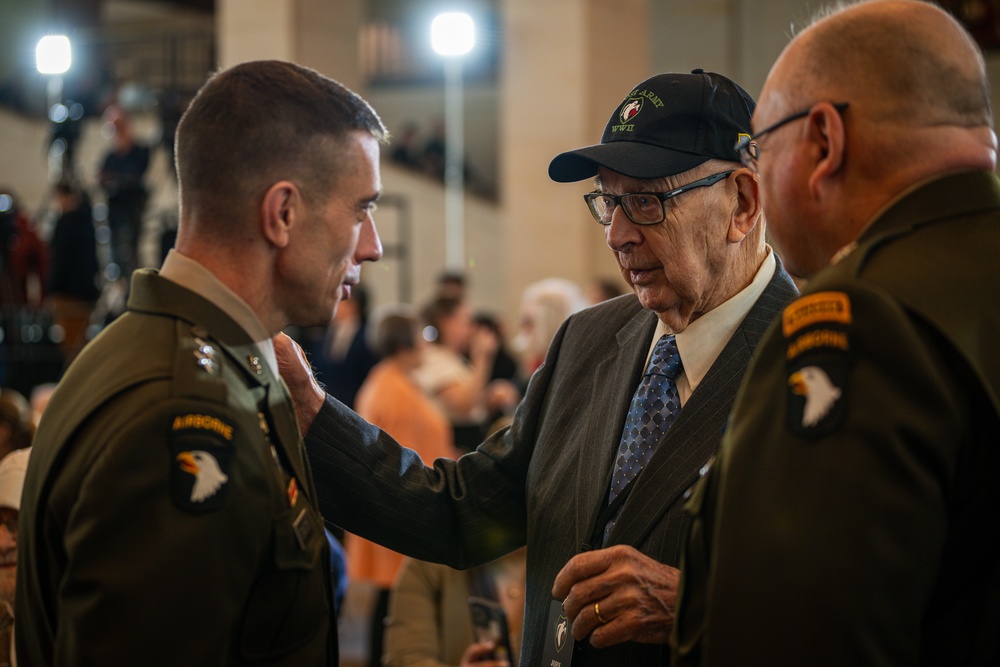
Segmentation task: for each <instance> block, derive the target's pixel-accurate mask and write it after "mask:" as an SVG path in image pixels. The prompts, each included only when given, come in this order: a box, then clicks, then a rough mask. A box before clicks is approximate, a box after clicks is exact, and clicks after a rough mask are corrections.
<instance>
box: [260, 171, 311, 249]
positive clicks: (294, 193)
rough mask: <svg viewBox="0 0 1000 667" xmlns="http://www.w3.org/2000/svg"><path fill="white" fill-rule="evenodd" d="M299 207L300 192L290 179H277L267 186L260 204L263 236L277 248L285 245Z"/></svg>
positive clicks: (300, 200)
mask: <svg viewBox="0 0 1000 667" xmlns="http://www.w3.org/2000/svg"><path fill="white" fill-rule="evenodd" d="M301 207H302V194H301V193H300V192H299V188H298V186H296V185H295V184H294V183H292V182H291V181H278V182H277V183H275V184H274V185H272V186H271V187H269V188H268V189H267V192H265V193H264V199H263V201H261V204H260V213H261V216H260V217H261V232H262V233H263V234H264V238H266V239H267V240H268V241H269V242H270V243H271V244H272V245H274V246H275V247H277V248H284V247H285V246H287V245H288V242H289V239H290V235H291V230H292V227H293V226H294V225H295V221H296V218H297V216H298V215H299V214H300V212H301Z"/></svg>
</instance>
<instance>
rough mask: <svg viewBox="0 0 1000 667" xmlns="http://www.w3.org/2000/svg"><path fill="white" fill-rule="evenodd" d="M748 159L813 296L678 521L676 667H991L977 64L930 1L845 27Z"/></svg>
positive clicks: (785, 67)
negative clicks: (681, 550) (686, 516)
mask: <svg viewBox="0 0 1000 667" xmlns="http://www.w3.org/2000/svg"><path fill="white" fill-rule="evenodd" d="M753 128H754V130H755V134H754V136H753V138H752V139H750V138H747V140H746V141H744V142H742V144H741V145H740V149H741V152H742V158H743V160H744V164H746V165H747V166H750V167H752V168H754V169H756V170H758V171H759V173H760V176H761V189H762V193H763V197H764V209H765V211H766V213H767V217H768V222H769V228H770V230H771V232H772V234H773V235H774V238H775V240H776V242H777V245H778V247H779V248H780V249H781V250H783V251H784V254H783V257H784V259H785V260H786V262H787V264H788V266H789V268H790V270H791V271H792V272H793V273H798V274H799V275H801V276H806V277H809V279H810V280H809V283H808V287H807V289H806V290H805V291H804V293H803V296H802V297H801V298H800V299H799V300H797V301H795V302H793V303H792V304H791V305H789V306H788V307H787V308H786V309H785V311H784V313H783V316H782V319H781V321H780V325H779V326H778V327H777V328H775V329H773V330H772V331H771V332H770V334H769V335H768V337H767V338H766V339H765V341H764V342H763V343H762V345H761V347H760V348H758V356H757V358H756V360H755V362H754V364H753V366H752V367H751V370H750V372H749V374H748V376H747V378H746V381H745V383H744V391H743V392H742V393H741V396H740V398H739V399H738V400H737V403H736V408H735V412H734V414H733V417H732V420H731V427H730V429H729V431H728V433H727V434H726V436H725V438H724V441H723V444H722V447H721V449H720V453H719V457H718V461H717V463H716V464H715V465H714V467H713V468H712V470H711V471H710V473H709V474H708V475H707V476H706V478H705V479H703V480H702V483H701V484H699V485H698V486H697V488H696V490H695V492H694V494H693V496H692V500H691V502H690V503H689V507H688V509H689V511H690V512H691V513H693V514H694V522H693V524H692V528H691V533H690V539H689V542H688V546H687V552H686V556H685V561H684V565H683V566H682V568H681V571H682V579H683V582H682V593H681V601H680V603H679V609H678V620H677V623H676V626H675V629H676V635H675V644H676V647H675V658H676V661H677V662H676V664H678V665H713V666H714V665H720V666H721V665H811V666H814V665H852V666H854V667H859V666H864V665H996V664H1000V631H998V630H1000V537H998V534H997V531H996V528H995V527H996V521H997V515H998V513H1000V484H998V483H997V479H998V474H1000V446H998V444H1000V443H998V439H997V434H998V433H1000V353H998V350H1000V348H998V346H997V344H996V342H995V340H996V332H997V330H998V329H1000V302H998V300H997V298H996V294H995V293H994V291H993V290H994V289H995V288H996V286H997V285H1000V263H998V261H997V257H998V256H1000V180H998V179H997V177H996V176H995V175H994V173H993V171H994V169H995V167H996V150H997V144H996V137H995V134H994V132H993V128H992V114H991V110H990V98H989V86H988V82H987V77H986V70H985V66H984V62H983V57H982V54H981V53H980V51H979V49H978V48H977V46H976V45H975V43H974V42H973V40H972V39H971V37H970V36H969V35H968V33H966V31H965V30H964V29H963V28H962V27H961V25H959V24H958V23H957V22H956V21H955V20H954V19H953V18H952V17H951V16H949V15H948V14H947V13H945V12H944V11H942V10H941V9H940V8H939V7H936V6H935V5H932V4H925V3H921V2H913V1H907V0H881V1H875V2H868V3H863V4H857V5H853V6H850V7H848V8H846V9H840V10H838V11H835V12H832V13H830V14H828V15H827V16H825V17H824V18H821V19H820V20H818V21H817V22H815V23H814V24H812V25H811V26H810V27H809V28H807V29H806V30H804V31H803V32H802V33H800V34H799V35H798V36H797V37H796V38H795V39H794V40H793V41H792V42H791V44H790V45H789V46H788V47H787V48H786V49H785V51H784V52H783V53H782V55H781V57H780V58H779V59H778V61H777V62H776V64H775V65H774V67H773V69H772V70H771V72H770V74H769V76H768V78H767V81H766V83H765V85H764V88H763V91H762V93H761V97H760V103H759V104H758V106H757V109H756V112H755V113H754V117H753Z"/></svg>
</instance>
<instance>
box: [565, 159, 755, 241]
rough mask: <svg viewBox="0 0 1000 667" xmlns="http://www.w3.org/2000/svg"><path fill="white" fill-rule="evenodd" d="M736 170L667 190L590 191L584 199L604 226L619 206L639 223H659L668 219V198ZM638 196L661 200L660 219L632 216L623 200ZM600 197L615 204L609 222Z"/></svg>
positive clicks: (727, 175) (709, 182) (596, 218)
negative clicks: (596, 204)
mask: <svg viewBox="0 0 1000 667" xmlns="http://www.w3.org/2000/svg"><path fill="white" fill-rule="evenodd" d="M734 171H736V170H735V169H730V170H729V171H720V172H718V173H715V174H712V175H710V176H706V177H705V178H699V179H698V180H697V181H692V182H691V183H687V184H685V185H682V186H680V187H677V188H674V189H673V190H668V191H667V192H626V193H624V194H620V195H609V194H606V193H604V192H588V193H587V194H585V195H583V200H584V201H585V202H587V208H588V209H589V210H590V215H592V216H593V217H594V220H596V221H597V223H598V224H599V225H601V226H602V227H607V226H608V225H610V224H611V218H612V217H614V213H615V209H616V208H618V207H619V206H621V207H622V211H624V212H625V217H626V218H628V219H629V220H630V221H632V222H634V223H635V224H637V225H658V224H660V223H661V222H663V221H664V220H666V219H667V211H666V209H665V208H664V206H663V202H665V201H667V200H668V199H673V198H674V197H676V196H677V195H682V194H684V193H685V192H688V191H689V190H694V189H696V188H705V187H708V186H710V185H715V184H716V183H718V182H719V181H721V180H722V179H724V178H728V177H729V175H730V174H732V173H733V172H734ZM637 196H639V197H655V198H656V199H657V201H659V202H660V219H659V220H649V221H643V222H640V221H638V220H636V219H634V218H633V217H632V214H631V213H629V210H628V207H627V206H622V200H623V199H624V198H625V197H637ZM598 199H610V200H611V201H612V203H613V204H614V206H612V207H610V208H609V209H608V210H609V211H610V212H611V216H609V217H608V221H607V222H604V221H603V220H601V216H600V214H599V213H598V212H597V209H596V208H595V207H594V202H595V201H597V200H598Z"/></svg>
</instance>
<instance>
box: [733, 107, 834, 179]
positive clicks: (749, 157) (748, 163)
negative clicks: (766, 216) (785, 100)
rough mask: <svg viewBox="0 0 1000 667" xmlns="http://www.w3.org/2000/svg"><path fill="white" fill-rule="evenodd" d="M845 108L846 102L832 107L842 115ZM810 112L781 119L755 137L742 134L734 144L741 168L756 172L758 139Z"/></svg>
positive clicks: (807, 110) (758, 149) (810, 109)
mask: <svg viewBox="0 0 1000 667" xmlns="http://www.w3.org/2000/svg"><path fill="white" fill-rule="evenodd" d="M813 106H815V105H813ZM847 107H848V103H847V102H838V103H837V104H834V105H833V108H834V109H836V110H837V113H844V111H845V110H846V109H847ZM812 110H813V107H809V108H808V109H806V110H804V111H799V112H797V113H793V114H792V115H791V116H788V117H786V118H782V119H781V120H779V121H778V122H777V123H774V124H773V125H769V126H768V127H766V128H764V129H763V130H761V131H760V132H758V133H757V136H754V137H751V136H750V135H748V134H744V135H743V136H742V137H741V138H740V140H739V141H737V142H736V152H737V153H739V155H740V162H742V163H743V166H744V167H746V168H747V169H752V170H753V171H754V172H757V160H758V159H759V158H760V145H759V144H758V142H759V141H760V138H761V137H763V136H764V135H765V134H767V133H768V132H774V131H775V130H777V129H778V128H779V127H783V126H785V125H788V124H789V123H791V122H792V121H794V120H799V119H800V118H805V117H806V116H808V115H809V114H810V113H811V112H812Z"/></svg>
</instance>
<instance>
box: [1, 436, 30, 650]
mask: <svg viewBox="0 0 1000 667" xmlns="http://www.w3.org/2000/svg"><path fill="white" fill-rule="evenodd" d="M30 455H31V448H30V447H29V448H27V449H16V450H14V451H13V452H11V453H10V454H8V455H7V456H5V457H3V460H2V461H0V666H6V665H17V658H16V657H15V655H14V642H13V641H11V640H12V639H13V638H14V632H13V628H14V588H15V581H16V576H17V515H18V514H19V513H20V511H21V490H22V489H23V488H24V473H25V471H26V470H27V469H28V456H30Z"/></svg>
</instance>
